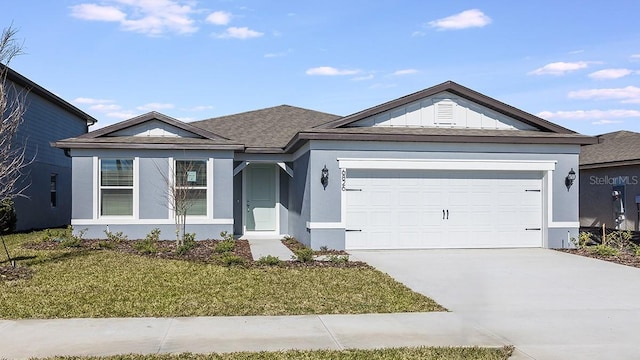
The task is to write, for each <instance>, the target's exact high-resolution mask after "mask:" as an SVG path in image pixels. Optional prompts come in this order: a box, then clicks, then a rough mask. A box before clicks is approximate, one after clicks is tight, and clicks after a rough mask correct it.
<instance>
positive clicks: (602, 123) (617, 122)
mask: <svg viewBox="0 0 640 360" xmlns="http://www.w3.org/2000/svg"><path fill="white" fill-rule="evenodd" d="M623 122H624V121H622V120H598V121H592V122H591V124H593V125H610V124H622V123H623Z"/></svg>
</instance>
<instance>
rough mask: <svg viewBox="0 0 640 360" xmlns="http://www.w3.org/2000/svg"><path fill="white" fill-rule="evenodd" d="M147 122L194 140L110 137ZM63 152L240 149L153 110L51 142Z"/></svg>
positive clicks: (160, 137)
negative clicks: (84, 149)
mask: <svg viewBox="0 0 640 360" xmlns="http://www.w3.org/2000/svg"><path fill="white" fill-rule="evenodd" d="M148 121H160V122H162V123H165V124H168V125H170V126H173V127H176V128H178V129H181V130H184V131H187V132H189V133H192V134H194V135H196V137H163V136H113V135H114V134H115V133H117V132H118V131H120V130H124V129H127V128H131V127H133V126H136V125H140V124H143V123H145V122H148ZM52 145H53V146H55V147H58V148H63V149H74V148H75V149H82V148H108V149H117V148H126V149H130V148H144V149H208V150H243V149H244V146H243V145H242V144H239V143H238V142H235V141H232V140H229V139H227V138H225V137H222V136H220V135H218V134H215V133H212V132H210V131H207V130H204V129H202V128H198V127H195V126H193V125H191V124H189V123H185V122H182V121H180V120H177V119H174V118H172V117H169V116H167V115H164V114H161V113H159V112H156V111H151V112H148V113H146V114H143V115H140V116H136V117H134V118H131V119H129V120H125V121H122V122H119V123H116V124H113V125H109V126H106V127H104V128H102V129H98V130H95V131H92V132H89V133H87V134H83V135H80V136H78V137H75V138H69V139H64V140H60V141H58V142H55V143H52Z"/></svg>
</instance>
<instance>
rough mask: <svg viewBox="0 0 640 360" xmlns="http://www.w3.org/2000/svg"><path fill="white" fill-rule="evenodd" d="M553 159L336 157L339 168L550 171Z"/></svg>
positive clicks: (554, 164)
mask: <svg viewBox="0 0 640 360" xmlns="http://www.w3.org/2000/svg"><path fill="white" fill-rule="evenodd" d="M556 163H557V161H555V160H484V159H437V160H434V159H428V160H426V159H391V158H384V159H357V158H338V167H339V168H340V169H389V170H395V169H397V170H489V171H491V170H510V171H552V170H555V168H556Z"/></svg>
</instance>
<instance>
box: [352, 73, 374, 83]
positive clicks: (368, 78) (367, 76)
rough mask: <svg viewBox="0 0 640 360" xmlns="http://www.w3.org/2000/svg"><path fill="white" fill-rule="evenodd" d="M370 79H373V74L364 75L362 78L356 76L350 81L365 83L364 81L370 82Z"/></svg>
mask: <svg viewBox="0 0 640 360" xmlns="http://www.w3.org/2000/svg"><path fill="white" fill-rule="evenodd" d="M371 79H373V74H369V75H364V76H356V77H354V78H353V79H351V80H353V81H365V80H371Z"/></svg>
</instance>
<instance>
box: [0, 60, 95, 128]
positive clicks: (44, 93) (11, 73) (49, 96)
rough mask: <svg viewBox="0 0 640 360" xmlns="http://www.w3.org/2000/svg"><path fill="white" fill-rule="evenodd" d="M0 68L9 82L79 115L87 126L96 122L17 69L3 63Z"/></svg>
mask: <svg viewBox="0 0 640 360" xmlns="http://www.w3.org/2000/svg"><path fill="white" fill-rule="evenodd" d="M0 69H4V70H6V71H7V79H8V80H10V81H11V82H13V83H15V84H18V85H20V86H21V87H23V88H25V89H26V90H27V91H28V92H32V93H34V94H36V95H39V96H41V97H43V98H45V99H46V100H48V101H50V102H52V103H54V104H56V105H58V106H60V107H62V108H63V109H65V110H67V111H69V112H70V113H72V114H74V115H75V116H77V117H79V118H80V119H82V121H84V122H86V124H87V126H91V125H93V124H95V123H97V122H98V120H97V119H96V118H94V117H93V116H91V115H89V114H87V113H86V112H84V111H82V110H80V109H78V108H77V107H75V106H73V105H71V104H70V103H69V102H67V101H66V100H64V99H62V98H61V97H59V96H57V95H55V94H54V93H52V92H51V91H49V90H47V89H45V88H43V87H42V86H40V85H38V84H36V83H35V82H33V81H31V80H29V79H28V78H26V77H25V76H24V75H22V74H20V73H18V72H17V71H15V70H13V69H11V68H10V67H8V66H6V65H4V64H0Z"/></svg>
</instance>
